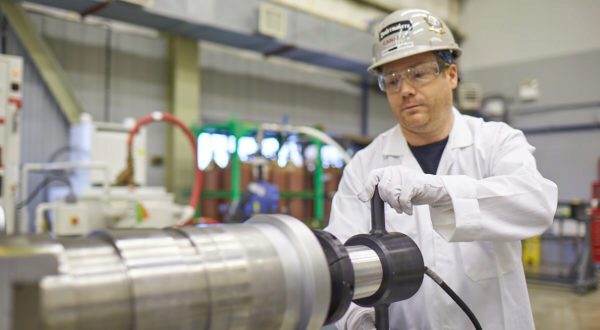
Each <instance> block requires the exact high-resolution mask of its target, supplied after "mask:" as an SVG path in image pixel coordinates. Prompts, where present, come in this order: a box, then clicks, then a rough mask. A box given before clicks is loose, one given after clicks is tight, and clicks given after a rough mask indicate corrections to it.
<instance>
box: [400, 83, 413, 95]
mask: <svg viewBox="0 0 600 330" xmlns="http://www.w3.org/2000/svg"><path fill="white" fill-rule="evenodd" d="M399 92H400V95H401V96H402V97H403V98H406V97H409V96H412V95H415V93H416V90H415V88H414V87H413V86H412V85H411V84H409V83H407V82H406V81H402V83H401V84H400V91H399Z"/></svg>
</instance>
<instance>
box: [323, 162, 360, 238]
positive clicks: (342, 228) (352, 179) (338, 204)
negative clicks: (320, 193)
mask: <svg viewBox="0 0 600 330" xmlns="http://www.w3.org/2000/svg"><path fill="white" fill-rule="evenodd" d="M360 166H361V164H360V157H358V155H357V157H356V159H354V160H353V161H352V162H351V163H350V164H349V165H348V166H346V168H345V169H344V174H343V176H342V180H341V181H340V184H339V186H338V190H337V192H336V193H335V196H334V197H333V201H332V205H331V214H330V216H329V224H328V225H327V227H326V228H325V230H326V231H328V232H330V233H332V234H333V235H334V236H335V237H337V238H338V239H339V240H340V241H342V242H346V240H348V238H350V237H352V236H354V235H357V234H365V233H368V232H369V231H370V230H371V213H370V212H371V211H370V208H369V205H368V203H362V202H361V201H360V200H359V199H358V197H357V195H358V191H359V189H362V184H363V179H361V177H362V176H361V175H360Z"/></svg>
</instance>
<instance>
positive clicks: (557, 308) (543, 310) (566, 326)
mask: <svg viewBox="0 0 600 330" xmlns="http://www.w3.org/2000/svg"><path fill="white" fill-rule="evenodd" d="M527 286H528V289H529V299H530V300H531V308H532V309H533V319H534V321H535V328H536V329H538V330H600V290H596V291H592V292H590V293H586V294H583V295H579V294H576V293H575V292H574V291H573V289H567V288H562V287H556V286H551V285H544V284H532V283H528V285H527ZM335 329H336V328H335V327H334V326H326V327H324V328H323V329H322V330H335Z"/></svg>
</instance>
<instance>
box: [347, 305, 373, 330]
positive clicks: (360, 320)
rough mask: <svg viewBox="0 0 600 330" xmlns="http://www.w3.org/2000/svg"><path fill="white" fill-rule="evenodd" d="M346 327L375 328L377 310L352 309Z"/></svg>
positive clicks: (355, 328)
mask: <svg viewBox="0 0 600 330" xmlns="http://www.w3.org/2000/svg"><path fill="white" fill-rule="evenodd" d="M344 329H347V330H375V310H374V309H373V308H355V309H354V310H351V311H350V315H348V318H347V319H346V325H345V326H344Z"/></svg>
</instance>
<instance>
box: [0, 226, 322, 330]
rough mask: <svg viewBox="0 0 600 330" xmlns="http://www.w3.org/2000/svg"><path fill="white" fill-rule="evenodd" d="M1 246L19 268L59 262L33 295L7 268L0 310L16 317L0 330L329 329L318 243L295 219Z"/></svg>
mask: <svg viewBox="0 0 600 330" xmlns="http://www.w3.org/2000/svg"><path fill="white" fill-rule="evenodd" d="M0 250H2V251H3V252H4V254H5V255H6V256H3V257H5V258H4V259H7V258H9V257H10V258H11V260H14V261H13V263H14V264H15V265H16V266H15V267H19V265H20V263H21V264H24V262H26V261H27V259H28V258H32V257H35V256H37V255H40V254H42V255H45V256H47V257H48V258H55V260H56V261H57V262H55V263H54V265H56V266H55V267H56V269H50V271H46V272H45V273H46V274H47V276H43V277H41V280H39V281H38V280H36V281H35V282H33V283H26V284H28V285H29V284H31V285H30V286H27V288H28V289H27V290H17V289H18V288H22V287H23V281H22V280H20V279H19V278H16V279H14V280H13V279H12V277H8V276H3V275H4V273H6V272H4V269H2V268H0V311H7V310H9V311H10V310H13V311H14V313H13V314H12V315H9V317H11V318H13V319H12V320H9V321H8V322H3V323H2V322H0V330H2V329H3V328H2V326H1V325H2V324H9V329H10V328H18V329H61V330H64V329H68V330H76V329H106V328H110V329H138V330H139V329H144V330H148V329H152V330H154V329H205V330H216V329H218V330H221V329H319V328H320V327H321V326H322V325H323V323H324V321H325V318H326V316H327V307H328V306H329V302H330V299H331V282H330V278H329V271H328V267H327V261H326V259H325V255H324V254H323V251H322V250H321V248H320V245H319V243H318V241H317V239H316V238H315V237H314V235H313V234H312V233H311V231H310V230H309V229H308V228H307V227H306V226H305V225H303V224H302V223H301V222H300V221H298V220H297V219H293V218H291V217H288V216H285V215H268V216H267V215H259V216H255V217H253V218H252V219H250V220H249V221H248V223H247V224H238V225H223V226H222V225H214V226H203V227H199V228H195V227H186V228H179V229H166V230H158V229H137V230H112V231H99V232H96V233H94V234H92V235H91V237H87V238H80V239H52V238H50V237H47V236H41V235H40V236H15V237H8V238H5V239H0ZM23 250H25V251H26V252H27V253H26V254H24V253H23V252H22V251H23ZM2 261H3V260H2V259H0V264H2ZM5 264H6V262H5ZM4 288H6V289H4ZM11 288H17V289H14V292H15V293H14V297H11V296H9V294H11V295H12V292H13V290H11ZM29 288H31V289H32V290H35V291H30V290H29ZM12 301H15V302H16V303H15V306H14V308H11V307H10V306H8V307H7V306H6V304H11V303H12ZM8 314H11V313H8ZM2 315H4V314H2Z"/></svg>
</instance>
